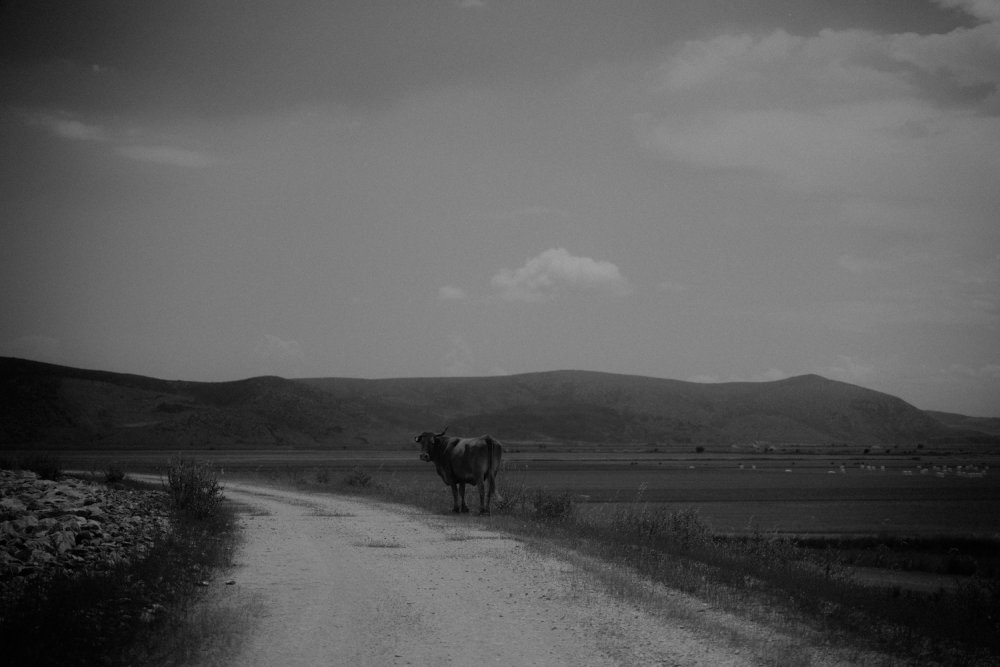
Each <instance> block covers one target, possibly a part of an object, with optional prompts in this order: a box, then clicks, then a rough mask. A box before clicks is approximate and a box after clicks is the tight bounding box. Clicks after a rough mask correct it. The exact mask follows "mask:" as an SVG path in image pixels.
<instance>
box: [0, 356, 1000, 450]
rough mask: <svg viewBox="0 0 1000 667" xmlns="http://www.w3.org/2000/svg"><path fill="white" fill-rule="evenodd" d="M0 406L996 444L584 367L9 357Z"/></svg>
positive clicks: (245, 432)
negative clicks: (203, 376) (263, 372)
mask: <svg viewBox="0 0 1000 667" xmlns="http://www.w3.org/2000/svg"><path fill="white" fill-rule="evenodd" d="M0 400H2V405H3V408H2V412H0V444H3V445H5V446H7V447H12V446H32V445H44V446H53V447H93V448H115V447H171V448H184V447H207V446H212V447H217V448H226V447H275V446H279V447H280V446H287V447H318V448H325V447H357V446H366V445H371V446H380V445H386V446H402V445H405V444H407V443H408V442H409V441H410V438H412V436H413V435H414V434H415V433H417V432H419V431H421V430H425V429H441V428H444V426H446V425H448V426H450V428H451V432H453V433H458V434H463V433H466V434H476V433H484V432H489V433H492V434H494V435H495V436H496V437H498V438H500V439H502V440H503V439H506V440H514V441H519V440H520V441H524V440H534V441H542V442H545V441H585V442H607V443H650V442H655V443H734V442H748V441H770V442H802V443H835V442H844V443H848V442H849V443H854V444H864V445H869V444H871V445H875V444H883V445H885V444H896V443H899V444H913V443H914V442H922V441H927V442H930V441H948V440H950V441H976V442H981V441H982V438H987V439H992V440H996V436H995V434H993V435H991V434H986V433H983V432H981V431H978V430H975V429H970V428H968V425H967V424H963V426H964V427H965V428H956V427H953V426H950V425H945V424H943V423H941V421H939V420H937V419H935V418H934V417H932V416H931V415H929V414H928V413H926V412H923V411H921V410H919V409H917V408H915V407H913V406H912V405H909V404H908V403H906V402H904V401H902V400H901V399H898V398H896V397H893V396H889V395H887V394H882V393H879V392H876V391H871V390H869V389H864V388H862V387H857V386H854V385H850V384H846V383H843V382H835V381H832V380H827V379H825V378H822V377H819V376H816V375H806V376H801V377H795V378H789V379H787V380H780V381H777V382H765V383H749V382H748V383H727V384H697V383H691V382H680V381H677V380H665V379H658V378H650V377H639V376H630V375H615V374H608V373H596V372H589V371H553V372H545V373H528V374H523V375H510V376H502V377H480V378H400V379H385V380H363V379H349V378H314V379H305V380H285V379H282V378H278V377H257V378H250V379H246V380H240V381H235V382H219V383H205V382H185V381H172V380H158V379H154V378H147V377H142V376H136V375H124V374H116V373H108V372H103V371H90V370H81V369H74V368H66V367H62V366H55V365H51V364H43V363H38V362H33V361H26V360H20V359H9V358H0ZM952 421H953V422H955V421H957V420H956V419H953V420H952Z"/></svg>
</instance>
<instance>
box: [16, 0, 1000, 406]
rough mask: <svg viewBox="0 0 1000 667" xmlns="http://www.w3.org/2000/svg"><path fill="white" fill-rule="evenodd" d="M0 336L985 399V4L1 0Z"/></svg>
mask: <svg viewBox="0 0 1000 667" xmlns="http://www.w3.org/2000/svg"><path fill="white" fill-rule="evenodd" d="M0 154H2V155H3V159H2V160H0V202H2V206H0V355H2V356H15V357H22V358H28V359H35V360H39V361H46V362H51V363H59V364H65V365H70V366H76V367H83V368H96V369H101V370H109V371H117V372H128V373H136V374H140V375H148V376H153V377H159V378H165V379H184V380H200V381H223V380H235V379H241V378H245V377H251V376H256V375H265V374H271V375H280V376H283V377H289V378H295V377H330V376H337V377H363V378H386V377H408V376H483V375H499V374H514V373H526V372H535V371H546V370H557V369H585V370H596V371H605V372H613V373H626V374H635V375H646V376H654V377H663V378H673V379H678V380H689V381H696V382H730V381H768V380H778V379H782V378H786V377H791V376H795V375H801V374H805V373H817V374H820V375H823V376H824V377H827V378H830V379H834V380H841V381H845V382H850V383H853V384H857V385H860V386H863V387H868V388H871V389H875V390H878V391H884V392H887V393H890V394H893V395H896V396H899V397H901V398H903V399H904V400H906V401H908V402H910V403H912V404H914V405H916V406H917V407H919V408H922V409H931V410H943V411H949V412H959V413H963V414H969V415H977V416H1000V0H738V1H737V0H700V1H699V2H681V1H670V0H647V1H644V0H625V1H620V2H619V1H611V0H604V1H596V0H565V1H557V0H551V1H548V0H523V1H521V0H509V1H504V0H457V1H455V0H440V1H434V0H427V1H421V2H414V1H411V0H399V1H396V2H383V1H381V0H357V1H354V2H338V1H335V0H299V1H297V2H294V3H285V2H269V1H268V2H265V1H262V0H238V1H237V0H213V1H211V2H205V1H204V0H177V1H175V2H134V1H131V0H80V1H77V2H66V0H22V1H18V0H7V2H4V3H3V4H0Z"/></svg>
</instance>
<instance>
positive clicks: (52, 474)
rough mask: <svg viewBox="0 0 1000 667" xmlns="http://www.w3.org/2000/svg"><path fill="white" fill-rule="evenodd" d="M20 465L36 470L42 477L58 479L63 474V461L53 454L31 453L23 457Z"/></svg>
mask: <svg viewBox="0 0 1000 667" xmlns="http://www.w3.org/2000/svg"><path fill="white" fill-rule="evenodd" d="M18 467H20V468H21V469H22V470H30V471H32V472H34V473H36V474H37V475H38V476H39V477H41V478H42V479H50V480H57V479H59V478H61V477H62V476H63V471H62V461H60V460H59V457H57V456H53V455H52V454H31V455H29V456H26V457H24V458H23V459H21V460H20V462H19V465H18Z"/></svg>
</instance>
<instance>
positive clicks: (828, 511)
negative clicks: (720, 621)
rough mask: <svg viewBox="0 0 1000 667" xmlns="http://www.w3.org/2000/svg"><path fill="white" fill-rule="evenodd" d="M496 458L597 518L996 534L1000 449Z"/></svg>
mask: <svg viewBox="0 0 1000 667" xmlns="http://www.w3.org/2000/svg"><path fill="white" fill-rule="evenodd" d="M55 453H56V454H57V455H58V456H59V457H60V459H61V460H62V461H63V464H64V466H65V467H66V468H70V469H80V470H101V469H103V468H104V467H105V466H107V464H108V463H109V462H112V461H114V462H117V463H118V464H120V465H121V466H122V467H123V468H124V469H126V470H128V471H134V472H154V473H155V472H157V471H159V470H160V469H162V468H163V467H164V466H165V465H166V462H167V460H168V459H169V458H170V457H171V456H172V455H175V454H177V452H175V451H158V450H149V451H89V452H80V451H73V452H70V451H67V452H55ZM10 455H12V456H16V455H17V452H11V453H10ZM183 455H185V456H193V457H197V458H199V459H202V460H205V461H209V462H211V463H213V464H214V465H215V466H217V467H218V468H219V469H221V470H222V471H223V479H226V478H229V479H238V478H241V477H248V476H250V477H254V476H264V477H268V476H273V475H277V474H280V475H284V476H288V475H308V474H315V473H316V472H318V471H323V472H325V474H326V475H328V476H330V477H338V476H342V475H343V474H345V473H346V472H347V471H349V470H351V469H353V468H355V467H357V466H361V467H362V468H364V469H365V470H366V471H367V472H369V473H370V474H371V475H372V476H373V477H374V478H375V480H376V481H377V482H379V483H383V484H398V485H402V486H407V487H408V486H410V485H421V484H426V485H427V486H429V487H432V488H433V487H437V486H440V481H439V480H438V479H437V476H436V475H435V474H434V472H433V469H432V468H431V467H430V466H428V465H427V464H425V463H422V462H420V461H419V460H417V457H416V452H415V451H410V450H330V451H319V450H225V451H222V450H193V451H185V452H183ZM916 458H919V460H914V459H916ZM505 466H506V471H505V473H504V479H503V482H504V483H505V484H508V485H511V484H514V485H523V486H527V487H530V488H539V489H546V490H549V491H554V492H562V491H566V492H569V493H571V494H573V496H574V499H575V500H576V501H577V503H578V505H579V508H580V511H581V512H584V513H588V514H592V515H594V516H597V517H599V516H600V515H601V514H602V513H609V510H610V509H613V508H614V507H615V506H617V505H618V504H619V503H633V502H637V501H638V502H642V503H649V504H654V505H661V504H666V505H669V506H677V507H685V508H695V509H697V510H698V511H699V513H700V515H701V516H702V517H703V518H704V519H705V520H706V521H707V522H708V523H709V525H710V526H711V527H712V529H713V530H714V531H715V532H717V533H729V534H742V533H750V532H754V531H767V532H778V533H792V534H798V535H809V534H827V535H829V534H837V535H877V534H891V535H896V536H907V535H920V536H931V535H942V536H944V535H948V536H975V537H985V538H996V537H998V536H1000V455H998V454H992V453H990V452H986V451H984V452H976V453H975V454H972V455H947V456H921V457H904V456H895V457H893V456H886V457H881V458H876V457H860V456H842V457H835V456H833V455H830V454H829V453H823V454H816V455H804V454H799V455H794V454H793V455H780V454H771V455H767V456H762V455H758V456H741V455H739V454H728V453H727V454H724V455H715V454H711V453H707V454H703V455H698V454H693V453H680V452H673V453H654V452H621V451H618V452H598V451H586V452H580V451H577V452H565V451H561V452H560V451H543V450H539V449H535V450H534V451H526V450H525V449H522V450H521V451H519V452H514V453H509V454H507V455H506V457H505ZM841 466H843V467H842V468H841ZM959 466H962V469H961V470H960V469H959V468H958V467H959ZM991 467H992V470H990V468H991ZM967 471H975V472H967ZM441 491H442V497H443V496H444V495H446V494H445V490H444V488H443V487H442V489H441Z"/></svg>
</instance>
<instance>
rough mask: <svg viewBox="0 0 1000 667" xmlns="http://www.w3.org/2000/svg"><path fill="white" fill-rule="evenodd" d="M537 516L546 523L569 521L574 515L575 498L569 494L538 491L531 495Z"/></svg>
mask: <svg viewBox="0 0 1000 667" xmlns="http://www.w3.org/2000/svg"><path fill="white" fill-rule="evenodd" d="M531 506H532V507H533V508H534V510H535V516H537V517H538V518H539V519H544V520H546V521H554V520H557V519H568V518H569V517H570V516H572V514H573V497H572V496H571V495H570V494H569V493H568V492H565V491H564V492H562V493H552V492H551V491H542V490H536V491H535V492H534V493H532V494H531Z"/></svg>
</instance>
